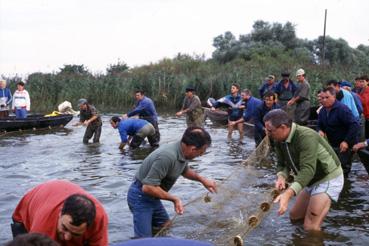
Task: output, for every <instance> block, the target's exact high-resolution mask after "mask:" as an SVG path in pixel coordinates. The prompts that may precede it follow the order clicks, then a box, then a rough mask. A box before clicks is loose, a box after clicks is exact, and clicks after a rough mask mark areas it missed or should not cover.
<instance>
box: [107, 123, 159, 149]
mask: <svg viewBox="0 0 369 246" xmlns="http://www.w3.org/2000/svg"><path fill="white" fill-rule="evenodd" d="M110 124H111V126H112V127H113V128H114V129H118V130H119V134H120V139H121V142H120V145H119V149H120V150H123V149H124V146H126V144H129V146H130V147H131V148H133V149H135V148H138V147H140V145H141V143H142V142H143V141H144V140H145V138H146V137H147V139H148V140H149V143H150V145H151V146H155V138H154V136H155V128H154V127H153V126H152V125H151V124H150V123H149V122H147V121H146V120H141V119H133V118H132V119H131V118H129V119H123V120H122V119H120V118H119V117H117V116H113V117H112V118H111V119H110Z"/></svg>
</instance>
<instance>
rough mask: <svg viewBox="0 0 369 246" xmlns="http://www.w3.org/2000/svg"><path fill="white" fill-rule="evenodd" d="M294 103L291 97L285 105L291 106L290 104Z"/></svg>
mask: <svg viewBox="0 0 369 246" xmlns="http://www.w3.org/2000/svg"><path fill="white" fill-rule="evenodd" d="M294 103H295V101H294V100H293V99H291V100H289V101H288V102H287V106H291V105H293V104H294Z"/></svg>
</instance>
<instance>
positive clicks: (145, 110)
mask: <svg viewBox="0 0 369 246" xmlns="http://www.w3.org/2000/svg"><path fill="white" fill-rule="evenodd" d="M135 99H136V103H135V108H134V109H133V110H131V111H130V112H128V113H127V114H124V115H123V118H127V117H132V116H135V115H138V116H139V117H140V119H143V120H146V121H148V122H150V123H151V125H153V127H154V128H155V137H154V138H155V145H156V146H159V142H160V132H159V124H158V113H157V112H156V108H155V105H154V102H153V101H152V100H151V98H148V97H146V96H145V93H144V91H143V90H136V92H135Z"/></svg>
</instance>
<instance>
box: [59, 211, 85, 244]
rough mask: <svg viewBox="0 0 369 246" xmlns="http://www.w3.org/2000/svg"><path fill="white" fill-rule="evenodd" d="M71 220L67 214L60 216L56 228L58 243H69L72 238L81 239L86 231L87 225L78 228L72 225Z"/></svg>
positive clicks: (83, 224)
mask: <svg viewBox="0 0 369 246" xmlns="http://www.w3.org/2000/svg"><path fill="white" fill-rule="evenodd" d="M72 222H73V219H72V216H70V215H69V214H64V215H60V217H59V220H58V225H57V228H56V232H57V236H58V239H59V240H60V241H69V240H71V239H72V238H76V237H81V236H82V235H83V233H85V231H86V230H87V223H86V222H85V223H82V224H81V225H79V226H75V225H72Z"/></svg>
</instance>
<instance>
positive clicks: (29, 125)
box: [0, 114, 73, 132]
mask: <svg viewBox="0 0 369 246" xmlns="http://www.w3.org/2000/svg"><path fill="white" fill-rule="evenodd" d="M72 118H73V115H71V114H61V115H57V116H44V115H29V116H28V117H27V118H25V119H16V118H15V116H10V117H6V118H0V132H11V131H22V130H28V129H33V130H36V129H41V128H53V127H63V126H65V125H66V124H68V123H69V121H71V120H72Z"/></svg>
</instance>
